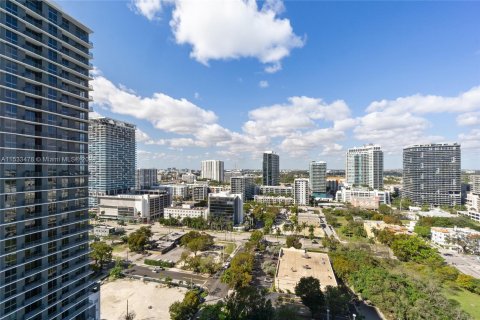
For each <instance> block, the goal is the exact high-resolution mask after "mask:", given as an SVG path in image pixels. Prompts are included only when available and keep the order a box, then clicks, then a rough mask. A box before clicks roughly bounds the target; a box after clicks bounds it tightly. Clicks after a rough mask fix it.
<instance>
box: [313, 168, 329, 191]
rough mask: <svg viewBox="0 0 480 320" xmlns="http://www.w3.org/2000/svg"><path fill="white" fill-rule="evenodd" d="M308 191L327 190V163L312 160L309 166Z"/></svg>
mask: <svg viewBox="0 0 480 320" xmlns="http://www.w3.org/2000/svg"><path fill="white" fill-rule="evenodd" d="M309 177H310V179H309V180H310V191H311V192H312V193H317V194H318V193H326V192H327V163H326V162H324V161H312V162H310V166H309Z"/></svg>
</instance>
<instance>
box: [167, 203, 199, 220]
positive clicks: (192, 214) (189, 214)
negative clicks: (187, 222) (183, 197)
mask: <svg viewBox="0 0 480 320" xmlns="http://www.w3.org/2000/svg"><path fill="white" fill-rule="evenodd" d="M207 216H208V208H195V207H193V206H192V205H189V204H184V205H182V206H181V207H173V208H165V212H164V217H165V218H169V219H171V218H175V219H179V220H182V219H183V218H200V217H201V218H204V219H207Z"/></svg>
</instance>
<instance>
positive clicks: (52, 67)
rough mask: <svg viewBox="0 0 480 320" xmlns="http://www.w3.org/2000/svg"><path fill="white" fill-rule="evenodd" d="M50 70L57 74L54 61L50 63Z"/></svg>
mask: <svg viewBox="0 0 480 320" xmlns="http://www.w3.org/2000/svg"><path fill="white" fill-rule="evenodd" d="M48 72H50V73H53V74H57V66H56V65H54V64H53V63H49V64H48Z"/></svg>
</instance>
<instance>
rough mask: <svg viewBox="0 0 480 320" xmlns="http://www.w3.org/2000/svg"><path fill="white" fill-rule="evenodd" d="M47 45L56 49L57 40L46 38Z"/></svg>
mask: <svg viewBox="0 0 480 320" xmlns="http://www.w3.org/2000/svg"><path fill="white" fill-rule="evenodd" d="M48 46H49V47H51V48H53V49H57V40H55V39H53V38H48Z"/></svg>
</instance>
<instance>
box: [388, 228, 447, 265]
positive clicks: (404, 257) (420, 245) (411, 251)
mask: <svg viewBox="0 0 480 320" xmlns="http://www.w3.org/2000/svg"><path fill="white" fill-rule="evenodd" d="M391 248H392V250H393V253H394V254H395V256H396V257H397V258H398V259H399V260H400V261H415V262H418V263H423V264H428V265H437V266H438V265H441V264H442V263H443V259H442V257H440V255H439V254H438V253H437V251H436V250H435V249H432V248H431V247H430V246H429V245H428V244H427V243H426V242H425V241H424V240H422V239H420V238H419V237H417V236H409V235H405V234H400V235H396V236H395V240H394V241H393V242H392V245H391Z"/></svg>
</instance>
